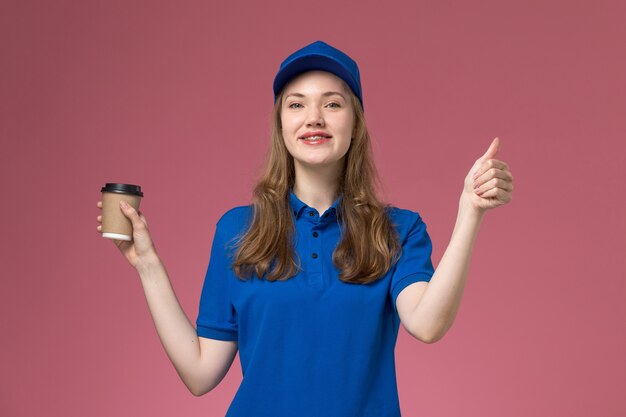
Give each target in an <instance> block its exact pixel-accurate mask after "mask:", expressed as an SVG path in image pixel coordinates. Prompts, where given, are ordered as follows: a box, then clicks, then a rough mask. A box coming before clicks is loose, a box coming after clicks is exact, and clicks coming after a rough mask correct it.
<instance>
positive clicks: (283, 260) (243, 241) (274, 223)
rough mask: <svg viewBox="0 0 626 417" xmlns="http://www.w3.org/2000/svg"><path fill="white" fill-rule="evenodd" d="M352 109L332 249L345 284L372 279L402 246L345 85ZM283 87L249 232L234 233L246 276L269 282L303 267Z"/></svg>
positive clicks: (238, 266)
mask: <svg viewBox="0 0 626 417" xmlns="http://www.w3.org/2000/svg"><path fill="white" fill-rule="evenodd" d="M345 87H346V90H348V91H349V92H350V98H351V101H352V105H353V108H354V116H355V118H354V120H355V130H354V132H355V134H354V137H353V139H352V143H351V145H350V148H349V149H348V152H347V153H346V155H345V163H344V166H343V172H342V175H340V183H339V184H338V193H339V195H343V197H342V199H341V202H340V204H339V206H338V208H337V221H338V222H339V224H340V226H341V230H342V238H341V241H340V242H339V243H338V245H337V246H336V248H335V250H334V252H333V258H332V260H333V264H334V265H335V267H336V268H337V269H338V270H339V271H340V274H339V279H340V280H342V281H344V282H347V283H355V284H356V283H358V284H367V283H370V282H373V281H375V280H377V279H379V278H380V277H382V276H384V275H385V273H386V272H387V271H388V270H389V268H391V267H392V266H393V264H394V263H395V262H396V261H397V260H398V259H399V257H400V253H401V245H400V242H399V238H398V236H397V232H396V230H395V228H394V226H393V224H392V222H391V219H390V217H389V215H388V213H387V210H388V209H389V208H390V207H391V206H390V205H389V204H383V203H382V202H380V201H379V199H378V198H377V197H376V191H375V186H376V185H378V184H379V179H378V174H377V171H376V168H375V165H374V159H373V156H372V150H371V142H370V136H369V133H368V131H367V126H366V124H365V119H364V116H363V108H362V107H361V103H360V101H359V99H358V98H357V97H356V96H355V95H354V94H353V93H352V91H351V90H350V89H349V88H348V87H347V86H345ZM284 91H285V90H284V89H283V91H282V92H281V93H280V94H279V96H278V97H277V99H276V103H275V105H274V111H273V114H272V119H273V120H272V142H271V147H270V150H269V152H268V154H267V158H266V161H265V163H264V166H263V168H262V170H261V176H260V179H259V180H258V181H257V183H256V185H255V187H254V190H253V199H252V203H253V215H252V221H251V224H250V225H249V228H248V229H247V231H245V232H244V233H243V234H242V235H240V236H238V237H237V238H236V242H235V244H236V246H237V251H236V254H235V257H234V261H233V264H232V268H233V271H234V272H235V274H236V275H237V276H238V277H239V278H240V279H243V280H246V279H247V278H249V277H250V276H251V275H252V274H256V276H257V277H259V278H260V277H263V276H264V275H266V274H267V276H266V277H265V279H267V280H268V281H276V280H287V279H289V278H291V277H293V276H294V275H295V274H297V272H298V271H299V270H300V267H301V264H300V259H298V260H297V261H296V258H297V253H296V251H295V248H294V245H293V239H294V234H295V224H294V219H293V216H292V214H291V209H290V205H289V191H290V190H291V189H292V188H293V186H294V181H295V169H294V162H293V157H292V156H291V154H290V153H289V151H288V150H287V147H286V146H285V143H284V139H283V136H282V126H281V106H282V99H283V94H284Z"/></svg>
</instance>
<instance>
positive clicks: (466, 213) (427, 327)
mask: <svg viewBox="0 0 626 417" xmlns="http://www.w3.org/2000/svg"><path fill="white" fill-rule="evenodd" d="M483 215H484V212H481V211H476V210H471V209H467V208H464V206H463V205H461V206H459V212H458V215H457V219H456V224H455V226H454V231H453V232H452V238H451V239H450V243H449V244H448V247H447V249H446V251H445V253H444V255H443V257H442V258H441V261H440V262H439V265H438V266H437V269H436V270H435V273H434V274H433V276H432V278H431V280H430V282H428V284H427V285H424V284H423V283H415V284H413V285H411V286H409V287H415V288H411V289H410V290H409V291H403V292H402V293H401V294H400V296H398V303H399V304H398V305H400V303H402V302H403V301H404V304H406V303H410V304H409V306H410V309H409V310H408V311H409V314H408V317H407V322H408V324H407V326H406V328H407V330H409V332H410V333H411V335H413V336H414V337H416V338H418V339H419V340H422V341H424V342H427V343H433V342H436V341H438V340H439V339H441V338H442V337H443V335H444V334H445V333H446V332H447V331H448V330H449V329H450V327H451V326H452V323H453V322H454V319H455V317H456V313H457V311H458V308H459V305H460V304H461V298H462V296H463V290H464V288H465V281H466V279H467V273H468V270H469V263H470V257H471V254H472V249H473V246H474V242H475V240H476V236H477V235H478V229H479V227H480V223H481V222H482V218H483ZM416 284H422V286H421V287H418V286H417V285H416ZM409 287H407V288H406V289H407V290H408V289H409ZM424 287H425V288H424ZM418 290H419V291H418ZM418 292H419V293H420V294H421V297H411V296H412V294H417V293H418ZM405 293H406V294H405ZM400 297H402V300H401V298H400ZM400 308H401V307H398V310H400Z"/></svg>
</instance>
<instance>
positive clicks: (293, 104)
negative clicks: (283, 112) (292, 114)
mask: <svg viewBox="0 0 626 417" xmlns="http://www.w3.org/2000/svg"><path fill="white" fill-rule="evenodd" d="M295 105H298V106H300V105H301V104H300V103H291V104H290V105H289V106H287V107H289V108H291V109H294V108H296V107H293V106H295Z"/></svg>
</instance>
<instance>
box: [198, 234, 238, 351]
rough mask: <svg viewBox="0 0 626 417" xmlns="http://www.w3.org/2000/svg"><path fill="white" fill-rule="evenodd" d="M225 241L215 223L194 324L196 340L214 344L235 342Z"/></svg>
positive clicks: (236, 329)
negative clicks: (223, 341) (199, 339)
mask: <svg viewBox="0 0 626 417" xmlns="http://www.w3.org/2000/svg"><path fill="white" fill-rule="evenodd" d="M230 261H231V260H230V259H229V258H228V256H227V252H226V247H225V239H224V237H223V235H222V229H221V228H220V223H219V222H218V223H217V225H216V227H215V234H214V236H213V244H212V247H211V258H210V260H209V265H208V268H207V272H206V276H205V278H204V284H203V286H202V293H201V295H200V307H199V309H198V318H197V320H196V333H197V335H198V336H202V337H206V338H209V339H217V340H238V325H237V313H236V311H235V309H234V307H233V305H232V302H231V296H230V286H231V285H229V284H230V283H229V281H230V279H231V278H232V277H233V276H232V273H231V267H230Z"/></svg>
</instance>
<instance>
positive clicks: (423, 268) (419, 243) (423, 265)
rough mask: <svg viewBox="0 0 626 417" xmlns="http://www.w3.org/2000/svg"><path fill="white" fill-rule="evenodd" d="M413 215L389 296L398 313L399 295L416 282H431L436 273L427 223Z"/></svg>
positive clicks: (414, 213)
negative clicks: (397, 301) (397, 299)
mask: <svg viewBox="0 0 626 417" xmlns="http://www.w3.org/2000/svg"><path fill="white" fill-rule="evenodd" d="M411 213H412V216H411V219H410V220H409V223H408V224H409V225H408V232H407V233H406V234H405V235H406V237H405V239H404V242H403V244H402V254H401V256H400V259H399V260H398V262H397V263H396V266H395V269H394V271H393V274H392V276H391V285H390V287H389V294H390V296H391V300H392V302H393V307H394V310H395V311H396V312H397V311H398V310H397V307H396V298H397V297H398V294H400V292H401V291H402V290H403V289H405V288H406V287H407V286H409V285H411V284H413V283H415V282H418V281H426V282H428V281H430V279H431V278H432V276H433V274H434V272H435V268H434V267H433V263H432V259H431V255H432V241H431V240H430V236H429V235H428V232H427V231H426V223H424V221H423V220H422V218H421V216H420V215H419V214H418V213H416V212H411ZM401 237H402V234H401Z"/></svg>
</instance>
